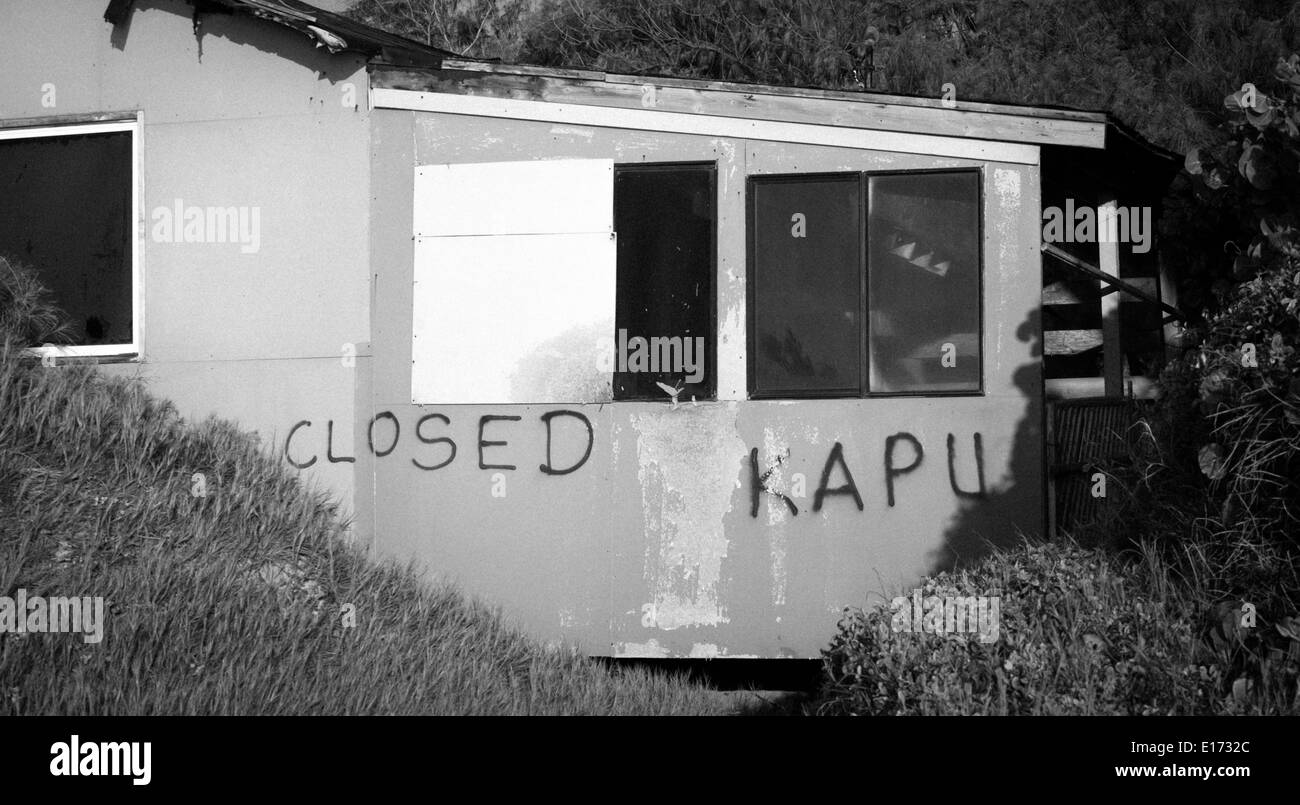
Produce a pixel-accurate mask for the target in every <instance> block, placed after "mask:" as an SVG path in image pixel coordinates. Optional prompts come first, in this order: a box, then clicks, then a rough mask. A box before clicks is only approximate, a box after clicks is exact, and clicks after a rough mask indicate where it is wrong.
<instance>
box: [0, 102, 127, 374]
mask: <svg viewBox="0 0 1300 805" xmlns="http://www.w3.org/2000/svg"><path fill="white" fill-rule="evenodd" d="M143 123H144V115H143V113H141V112H137V113H136V116H135V119H134V120H122V121H114V122H108V123H68V124H65V125H59V124H55V125H51V126H29V127H19V128H8V129H5V128H0V140H26V139H36V138H40V137H69V136H76V135H81V134H105V133H108V132H119V131H129V132H131V306H132V310H131V343H129V344H89V345H70V346H40V347H31V348H30V349H28V350H26V352H27V353H28V354H30V355H40V356H42V357H44V356H46V355H54V356H56V357H69V358H84V357H131V358H134V359H135V360H139V359H140V346H141V344H142V343H143V341H144V321H143V320H144V272H143V269H142V264H141V252H143V251H144V242H143V238H142V237H141V235H140V232H141V226H142V223H143V219H142V218H141V215H140V180H141V177H142V176H143V175H144V171H143V170H142V164H143V155H144V147H143V142H142V140H143V137H141V131H142V129H143Z"/></svg>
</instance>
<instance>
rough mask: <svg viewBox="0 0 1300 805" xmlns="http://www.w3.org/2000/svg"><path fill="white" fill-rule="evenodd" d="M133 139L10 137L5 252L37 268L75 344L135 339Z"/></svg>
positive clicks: (0, 142)
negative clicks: (61, 309)
mask: <svg viewBox="0 0 1300 805" xmlns="http://www.w3.org/2000/svg"><path fill="white" fill-rule="evenodd" d="M131 138H132V133H131V132H129V131H122V132H105V133H94V134H69V135H62V136H54V137H21V138H14V139H0V188H3V190H0V255H4V256H5V257H7V258H9V259H11V260H16V261H18V262H21V263H23V264H26V265H28V266H30V267H31V268H33V269H34V270H35V271H36V273H37V274H38V276H39V277H40V279H41V281H42V282H43V283H44V284H45V286H46V287H47V288H49V289H50V291H51V293H52V295H53V297H54V300H55V301H56V302H57V303H58V304H59V305H60V306H61V307H62V308H63V310H64V311H65V312H66V313H67V314H68V317H69V319H70V320H71V323H72V337H73V341H72V343H73V344H75V345H79V346H88V345H116V344H123V345H127V344H131V343H132V340H133V333H134V321H133V317H134V309H133V300H134V289H133V287H132V270H131V266H132V248H133V243H134V238H133V232H132V209H131V196H132V193H131V176H132V152H131ZM31 346H38V345H35V344H33V345H31Z"/></svg>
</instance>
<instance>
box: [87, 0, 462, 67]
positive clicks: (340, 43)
mask: <svg viewBox="0 0 1300 805" xmlns="http://www.w3.org/2000/svg"><path fill="white" fill-rule="evenodd" d="M133 2H134V0H110V2H109V4H108V7H107V8H106V9H105V10H104V19H105V20H107V21H108V22H109V23H111V24H112V25H114V26H118V25H122V24H124V23H125V22H126V21H127V20H128V19H129V18H130V14H131V6H132V4H133ZM187 2H189V3H190V4H191V5H193V6H194V16H195V19H196V20H197V19H198V18H199V16H200V15H202V14H232V13H238V14H245V15H248V16H252V17H256V18H258V19H263V20H267V21H268V22H273V23H276V24H277V25H282V26H285V27H287V28H292V29H294V30H296V31H298V32H300V33H302V34H304V35H305V36H307V37H309V38H311V39H312V40H313V41H315V43H316V46H317V47H324V48H326V49H328V50H329V52H330V53H339V52H342V51H355V52H359V53H363V54H365V55H366V56H368V57H371V58H379V59H381V60H383V61H385V62H390V63H393V64H400V65H405V66H410V67H417V66H418V67H433V68H438V67H440V66H441V65H442V62H443V60H444V59H456V60H458V61H466V62H476V61H477V60H475V59H472V58H470V57H467V56H461V55H459V54H456V53H452V52H451V51H447V50H442V49H441V48H436V47H433V46H432V45H426V44H424V43H423V42H417V41H416V40H414V39H408V38H406V37H404V36H398V35H396V34H391V33H388V32H387V31H383V30H381V29H379V28H374V27H372V26H369V25H364V24H362V23H359V22H357V21H355V20H352V19H349V18H348V17H345V16H343V15H341V14H335V13H333V12H330V11H325V10H324V9H320V8H316V7H315V6H313V5H309V4H307V3H303V2H299V0H187Z"/></svg>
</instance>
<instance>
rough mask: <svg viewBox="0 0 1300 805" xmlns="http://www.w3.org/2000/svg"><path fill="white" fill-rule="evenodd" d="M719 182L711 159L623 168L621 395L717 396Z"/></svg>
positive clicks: (618, 175)
mask: <svg viewBox="0 0 1300 805" xmlns="http://www.w3.org/2000/svg"><path fill="white" fill-rule="evenodd" d="M714 187H715V179H714V166H713V165H712V164H711V163H710V164H674V165H662V164H661V165H628V166H617V167H616V168H615V171H614V230H615V232H616V233H617V235H618V290H617V302H616V308H615V319H614V328H615V333H614V346H615V367H614V369H615V370H614V379H613V385H614V399H615V400H665V399H668V397H669V392H667V391H666V390H665V389H664V387H665V386H666V387H667V388H669V389H672V390H673V391H675V392H676V393H677V395H678V398H679V399H680V400H682V401H687V400H690V399H691V398H692V397H695V398H696V399H712V398H713V397H714V396H715V388H716V377H717V373H716V371H715V369H714V357H715V353H716V344H715V343H714V341H715V339H714V335H713V333H714V326H713V322H714V254H715V245H714V244H715V239H714V237H715V236H714V232H715V221H716V213H715V210H716V206H717V204H716V194H715V191H714ZM661 384H662V385H661Z"/></svg>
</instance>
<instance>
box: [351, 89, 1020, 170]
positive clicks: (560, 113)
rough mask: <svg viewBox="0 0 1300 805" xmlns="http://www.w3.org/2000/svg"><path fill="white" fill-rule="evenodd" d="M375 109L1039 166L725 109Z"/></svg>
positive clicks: (502, 104)
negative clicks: (753, 117)
mask: <svg viewBox="0 0 1300 805" xmlns="http://www.w3.org/2000/svg"><path fill="white" fill-rule="evenodd" d="M370 98H371V108H372V109H407V110H411V111H416V112H441V113H444V114H451V115H469V116H473V117H498V118H506V119H509V120H536V121H542V122H549V123H565V124H568V125H577V126H595V127H599V128H614V129H633V130H637V131H652V132H673V133H677V134H697V135H703V136H707V137H729V138H734V139H740V140H766V141H769V142H781V143H806V144H809V145H829V146H837V147H840V148H857V149H860V150H871V151H892V152H896V153H902V154H925V155H928V156H945V157H954V158H957V159H969V160H973V161H980V162H1008V163H1016V164H1021V165H1037V164H1038V152H1039V149H1038V146H1034V145H1023V144H1020V143H1009V142H999V141H995V140H975V139H964V138H958V137H936V136H931V135H925V134H913V133H908V132H902V131H876V130H870V131H868V130H863V129H854V128H846V127H841V126H828V125H822V124H809V123H788V122H781V121H772V120H750V119H746V118H738V117H727V116H718V115H702V114H681V113H675V112H661V111H657V110H652V109H624V108H611V107H604V106H592V105H586V104H575V103H556V102H553V101H534V100H517V99H513V98H485V97H476V96H471V95H461V94H453V93H444V92H415V91H411V90H401V89H371V91H370Z"/></svg>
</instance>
